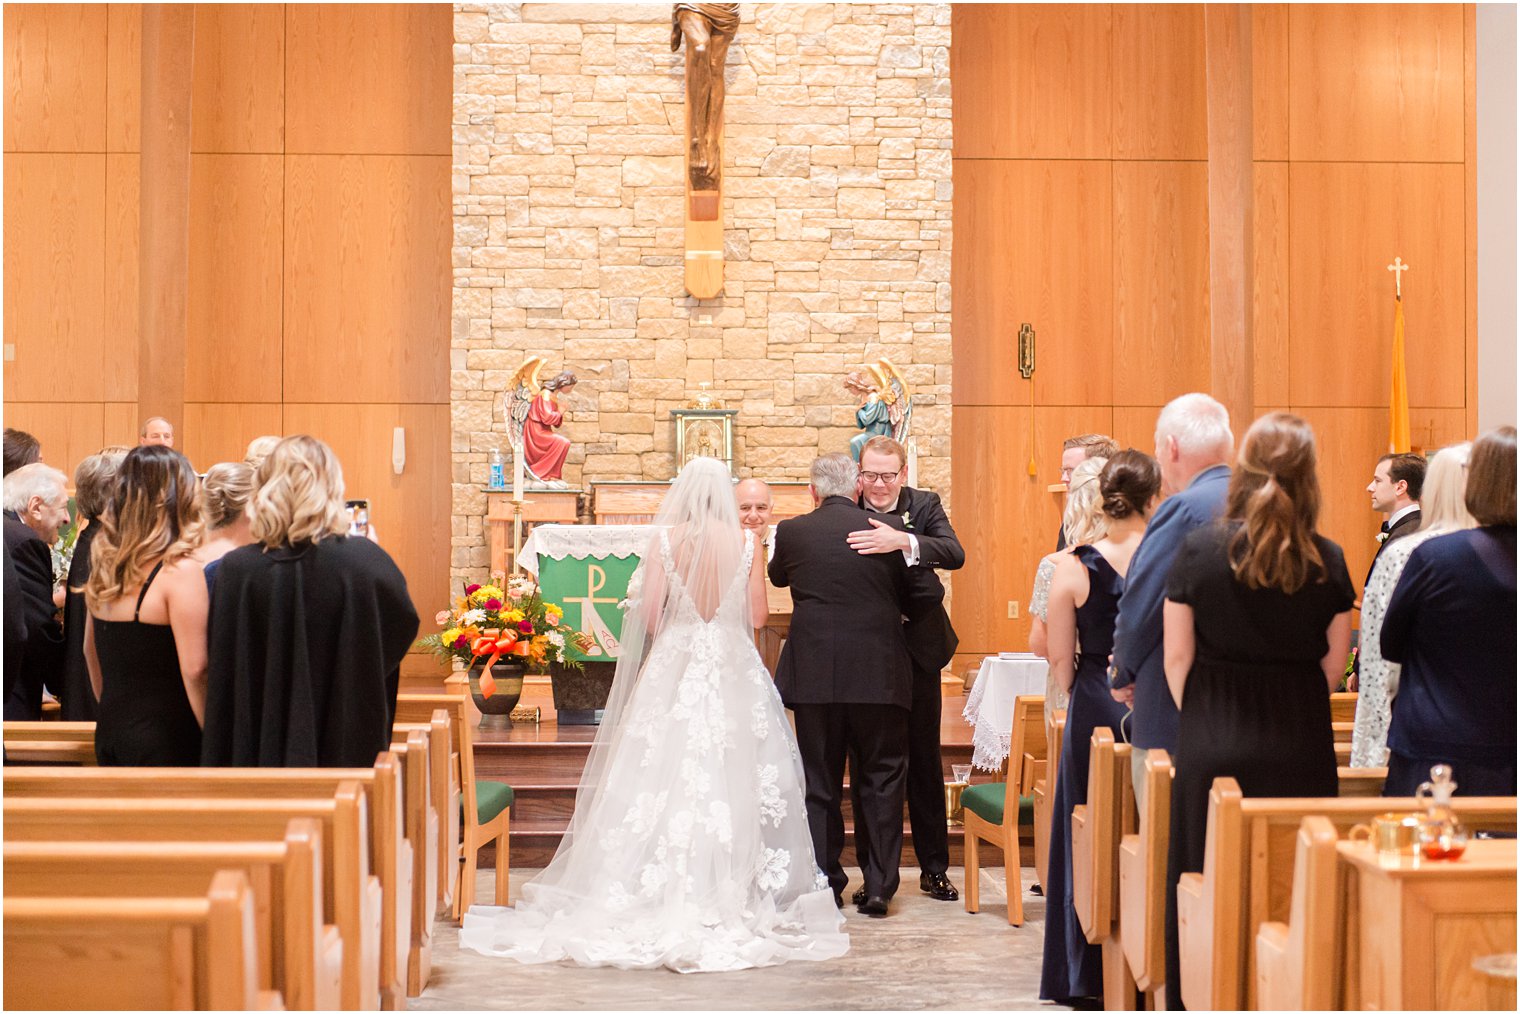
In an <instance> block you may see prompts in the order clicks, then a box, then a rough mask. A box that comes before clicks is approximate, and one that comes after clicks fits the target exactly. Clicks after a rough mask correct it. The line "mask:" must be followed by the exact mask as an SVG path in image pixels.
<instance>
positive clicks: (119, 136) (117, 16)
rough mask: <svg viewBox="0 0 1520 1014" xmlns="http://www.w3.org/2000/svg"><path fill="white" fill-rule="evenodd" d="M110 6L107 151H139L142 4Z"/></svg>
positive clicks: (140, 131)
mask: <svg viewBox="0 0 1520 1014" xmlns="http://www.w3.org/2000/svg"><path fill="white" fill-rule="evenodd" d="M109 7H110V11H109V14H108V19H107V20H108V24H107V28H106V150H107V151H141V150H142V4H118V3H113V4H110V5H109ZM191 115H192V116H193V115H194V113H193V112H192V114H191Z"/></svg>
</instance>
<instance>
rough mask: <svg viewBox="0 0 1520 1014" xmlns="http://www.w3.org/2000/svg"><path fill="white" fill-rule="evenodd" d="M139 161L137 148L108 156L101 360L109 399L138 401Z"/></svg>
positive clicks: (140, 161) (139, 330) (102, 376)
mask: <svg viewBox="0 0 1520 1014" xmlns="http://www.w3.org/2000/svg"><path fill="white" fill-rule="evenodd" d="M141 204H142V159H141V158H140V157H139V156H138V154H137V153H136V152H126V153H124V152H111V153H109V154H107V155H106V210H105V214H106V238H105V243H106V249H105V325H104V326H105V342H104V346H105V347H104V353H105V358H104V362H103V364H102V374H101V379H102V381H103V383H104V384H105V397H106V398H107V399H108V400H110V401H122V402H124V401H136V400H137V356H138V345H139V342H138V335H139V334H141V332H142V322H141V319H140V314H139V311H138V305H139V302H140V296H141V294H140V292H139V290H138V275H139V264H138V256H137V251H138V247H139V239H140V233H139V231H138V227H137V226H138V219H137V216H138V212H139V209H140V207H141Z"/></svg>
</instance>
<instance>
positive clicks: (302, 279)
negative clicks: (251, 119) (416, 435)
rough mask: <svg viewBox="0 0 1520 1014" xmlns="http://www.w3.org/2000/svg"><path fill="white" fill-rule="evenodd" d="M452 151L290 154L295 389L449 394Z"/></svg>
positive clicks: (290, 388) (372, 396)
mask: <svg viewBox="0 0 1520 1014" xmlns="http://www.w3.org/2000/svg"><path fill="white" fill-rule="evenodd" d="M450 186H451V181H450V177H449V160H448V159H447V158H418V157H405V156H381V155H344V156H338V157H333V156H311V155H292V156H287V157H286V196H285V397H286V398H287V399H288V400H291V401H316V402H330V401H347V400H353V399H354V398H355V397H356V392H364V397H365V399H366V400H370V401H385V402H430V403H435V404H443V403H446V402H447V401H448V400H449V388H448V366H447V364H448V348H449V339H448V336H449V333H450V316H449V314H450V304H449V300H450V290H449V279H450V271H449V246H450V243H451V241H452V222H451V218H450Z"/></svg>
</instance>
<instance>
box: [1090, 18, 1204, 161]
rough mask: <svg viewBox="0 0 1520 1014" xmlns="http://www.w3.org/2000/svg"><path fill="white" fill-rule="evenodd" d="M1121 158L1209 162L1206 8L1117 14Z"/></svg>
mask: <svg viewBox="0 0 1520 1014" xmlns="http://www.w3.org/2000/svg"><path fill="white" fill-rule="evenodd" d="M1113 19H1114V27H1113V40H1114V41H1113V50H1114V70H1113V96H1114V97H1113V110H1114V115H1113V131H1114V135H1113V136H1114V158H1146V159H1151V158H1160V159H1203V158H1207V157H1208V125H1207V123H1206V119H1205V117H1206V112H1207V108H1208V105H1207V103H1208V99H1207V95H1206V88H1205V83H1204V50H1203V7H1202V5H1200V4H1115V5H1114V6H1113Z"/></svg>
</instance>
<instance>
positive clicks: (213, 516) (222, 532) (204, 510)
mask: <svg viewBox="0 0 1520 1014" xmlns="http://www.w3.org/2000/svg"><path fill="white" fill-rule="evenodd" d="M251 499H253V469H252V468H251V467H249V466H248V465H247V464H246V463H244V462H241V461H223V462H221V463H219V464H215V465H212V466H211V467H210V468H208V469H206V475H205V477H204V478H203V479H201V504H200V507H201V521H202V522H203V523H204V524H205V526H206V538H205V541H204V542H202V543H201V547H200V549H199V550H197V551H196V554H195V558H196V559H197V560H199V561H200V562H201V563H203V564H205V573H206V587H207V588H208V589H210V588H215V587H216V572H217V568H219V567H220V566H221V563H222V557H224V556H226V555H227V554H228V553H230V552H232V551H233V550H234V549H237V548H239V547H241V546H246V545H248V544H249V543H251V542H252V541H253V519H252V518H250V517H249V516H248V502H249V501H250V500H251Z"/></svg>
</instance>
